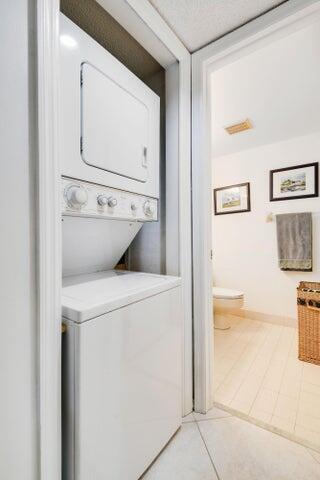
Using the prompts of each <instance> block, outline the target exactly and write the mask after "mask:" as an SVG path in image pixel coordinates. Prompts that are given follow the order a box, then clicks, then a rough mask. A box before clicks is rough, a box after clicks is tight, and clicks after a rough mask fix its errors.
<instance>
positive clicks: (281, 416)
mask: <svg viewBox="0 0 320 480" xmlns="http://www.w3.org/2000/svg"><path fill="white" fill-rule="evenodd" d="M230 319H231V329H229V330H225V331H221V330H215V332H214V342H215V345H214V350H215V394H214V399H215V402H217V403H218V404H221V405H223V406H225V407H228V408H230V409H232V410H234V411H236V412H240V414H242V415H245V416H247V417H250V418H251V419H254V420H257V421H258V422H259V421H260V422H263V423H265V424H268V425H270V427H271V428H273V429H274V430H276V431H278V432H283V433H284V434H287V435H289V436H290V437H291V438H299V440H302V441H304V442H305V444H306V445H309V446H313V447H314V448H319V450H320V366H317V365H312V364H310V363H305V362H301V361H299V360H298V358H297V342H298V339H297V330H296V329H295V328H292V327H286V326H281V325H273V324H269V323H265V322H259V321H254V320H249V319H245V318H240V317H235V316H233V317H231V316H230ZM261 478H262V477H261ZM281 478H282V477H281Z"/></svg>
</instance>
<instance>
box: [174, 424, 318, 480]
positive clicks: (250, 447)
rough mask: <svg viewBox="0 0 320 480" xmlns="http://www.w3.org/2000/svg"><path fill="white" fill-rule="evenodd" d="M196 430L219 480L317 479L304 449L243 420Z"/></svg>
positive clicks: (207, 425)
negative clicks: (201, 438) (202, 440)
mask: <svg viewBox="0 0 320 480" xmlns="http://www.w3.org/2000/svg"><path fill="white" fill-rule="evenodd" d="M199 428H200V430H201V433H202V435H203V438H204V440H205V442H206V445H207V447H208V450H209V453H210V455H211V458H212V459H213V462H214V464H215V466H216V469H217V472H218V474H219V477H220V479H221V480H280V479H281V480H293V479H297V480H298V479H299V480H319V478H320V464H319V463H317V462H316V460H314V459H313V458H312V457H311V455H310V454H309V453H308V452H307V450H306V449H305V448H304V447H302V446H301V445H298V444H297V443H295V442H291V441H289V440H287V439H285V438H283V437H281V436H279V435H276V434H273V433H271V432H269V431H267V430H264V429H262V428H259V427H257V426H256V425H252V424H250V423H248V422H245V421H244V420H241V419H239V418H236V417H229V418H223V419H218V420H214V421H205V422H200V423H199ZM168 478H170V477H168ZM173 478H174V477H173Z"/></svg>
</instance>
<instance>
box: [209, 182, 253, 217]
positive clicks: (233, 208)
mask: <svg viewBox="0 0 320 480" xmlns="http://www.w3.org/2000/svg"><path fill="white" fill-rule="evenodd" d="M250 208H251V207H250V183H239V184H237V185H229V186H228V187H221V188H215V189H214V213H215V215H226V214H227V213H241V212H250Z"/></svg>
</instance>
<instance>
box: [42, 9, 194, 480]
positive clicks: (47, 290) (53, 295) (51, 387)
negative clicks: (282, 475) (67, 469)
mask: <svg viewBox="0 0 320 480" xmlns="http://www.w3.org/2000/svg"><path fill="white" fill-rule="evenodd" d="M99 3H100V4H102V5H103V6H104V7H105V8H106V10H107V11H110V10H111V9H112V10H113V11H114V12H115V14H116V15H117V18H116V19H117V20H118V21H119V23H121V24H123V25H124V26H125V28H126V29H127V30H128V31H129V33H131V35H133V36H135V37H136V38H137V39H139V38H141V35H142V34H143V35H144V37H143V46H144V48H146V49H147V50H148V49H149V51H150V53H151V54H152V55H153V56H154V57H155V58H156V59H157V60H158V61H159V63H161V62H162V64H163V63H164V62H167V59H166V54H165V50H167V51H168V52H170V54H169V56H168V58H170V56H171V57H173V58H174V59H175V64H172V65H169V64H168V63H167V64H166V69H167V78H168V84H169V90H168V91H167V99H170V98H171V99H172V98H173V99H175V100H176V101H174V102H172V109H170V112H169V113H168V115H170V121H171V122H173V123H174V125H175V128H174V129H172V131H174V132H175V133H174V136H173V134H171V137H172V138H170V139H169V140H170V141H169V142H168V143H167V158H168V160H170V161H168V162H167V180H170V181H168V184H167V185H168V187H167V189H168V191H167V201H169V204H170V207H171V208H170V209H168V219H167V222H168V223H167V225H168V226H172V228H174V227H175V228H176V230H175V231H177V232H178V234H179V237H178V238H179V240H178V241H177V242H169V243H167V248H168V251H169V256H168V258H169V259H170V260H168V262H167V268H168V273H171V274H175V275H177V274H178V275H180V276H181V278H182V297H183V298H182V301H183V314H184V315H183V316H184V324H183V399H182V404H183V408H182V410H183V414H184V415H186V414H188V413H190V412H191V411H192V407H193V399H192V393H193V392H192V389H193V380H192V348H193V347H192V277H191V271H192V265H191V254H192V252H191V188H190V183H191V155H190V144H191V141H190V136H191V123H190V115H191V105H190V103H191V97H190V93H191V56H190V53H189V52H188V50H187V49H186V48H185V47H184V45H183V44H182V43H181V42H180V40H179V39H178V38H177V37H176V36H175V34H174V33H173V32H172V30H171V29H170V28H169V27H168V25H167V24H166V23H165V22H164V20H163V19H162V17H161V16H160V15H159V14H158V12H157V11H156V10H155V9H154V8H153V7H152V6H151V4H150V3H149V2H148V1H147V0H99ZM108 7H109V8H108ZM146 26H147V27H146ZM150 29H151V30H150ZM37 48H38V52H37V66H38V125H39V127H38V148H39V165H38V205H39V208H38V210H39V211H38V218H39V221H38V286H39V288H38V321H39V336H38V347H39V354H38V359H39V364H38V378H39V442H38V444H39V471H40V475H39V476H40V479H41V480H59V479H60V478H61V401H60V394H61V391H60V383H61V373H60V370H61V219H60V166H59V155H58V145H59V143H58V142H59V112H58V97H59V68H58V67H59V62H58V57H59V0H37ZM157 57H158V58H157ZM167 133H169V134H170V132H168V130H167ZM177 186H178V188H177ZM177 211H178V222H177ZM174 243H175V244H174Z"/></svg>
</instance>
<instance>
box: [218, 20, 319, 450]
mask: <svg viewBox="0 0 320 480" xmlns="http://www.w3.org/2000/svg"><path fill="white" fill-rule="evenodd" d="M319 39H320V21H318V22H312V24H309V25H306V26H304V27H303V28H301V29H298V30H296V31H294V32H288V33H287V34H286V35H285V36H282V37H281V38H277V39H274V41H273V42H270V43H269V44H268V45H266V46H263V47H262V48H259V49H257V50H256V51H254V52H252V53H249V54H248V55H246V56H244V57H242V58H240V59H238V60H236V61H233V62H230V63H228V64H226V65H224V66H223V67H222V68H220V69H218V70H216V71H215V72H213V73H212V75H211V87H210V88H211V104H212V109H211V112H212V116H211V133H212V144H211V155H212V181H213V207H214V208H213V218H212V223H213V229H212V232H213V236H212V250H213V252H214V255H213V285H214V287H213V303H214V309H215V320H214V322H215V331H214V364H215V375H214V402H215V403H216V404H217V405H218V406H221V407H223V408H226V409H230V410H231V411H232V412H234V413H238V414H239V415H241V416H243V417H245V418H248V420H250V421H253V422H255V423H258V424H261V425H262V426H266V427H267V428H270V429H272V430H275V431H277V432H278V433H281V434H283V435H285V436H288V437H290V438H295V439H297V440H298V441H300V442H303V443H305V444H306V445H308V446H311V447H314V448H318V449H320V366H319V365H315V364H313V363H309V362H303V361H301V360H299V358H298V356H299V348H298V345H299V342H298V337H299V331H298V320H297V298H296V297H297V293H296V288H297V286H298V285H299V283H300V282H301V281H307V282H317V281H319V279H320V261H319V260H320V258H319V252H318V245H319V244H320V237H319V234H320V207H319V198H318V196H316V195H317V194H318V192H317V191H316V188H315V185H316V184H317V182H318V175H319V173H318V161H319V157H318V154H317V152H318V151H319V147H320V120H319V117H318V116H317V115H316V111H317V110H318V108H319V107H320V97H319V96H318V95H317V94H315V92H316V90H317V87H316V85H317V84H319V83H320V63H319V61H318V58H319V53H320V49H318V47H317V44H318V41H319ZM311 165H313V166H312V167H311ZM310 169H312V170H313V173H311V170H310ZM271 172H272V173H271ZM309 172H310V173H309ZM309 175H310V178H309ZM315 176H316V178H315ZM277 182H280V186H279V185H278V183H277ZM308 182H309V186H308V185H307V184H308ZM309 188H310V192H311V191H312V192H311V193H310V192H309V191H308V189H309ZM312 189H313V190H312ZM311 194H314V195H315V196H310V195H311ZM274 197H275V198H274ZM305 212H306V213H305ZM309 212H311V220H310V221H311V222H312V225H311V224H308V222H309V219H308V218H309V217H307V216H306V215H308V214H309ZM283 214H285V215H286V219H287V223H286V224H285V225H284V227H283V228H284V237H283V238H279V229H280V228H281V225H279V220H278V216H280V215H283ZM290 214H291V216H292V220H293V219H294V218H298V216H297V214H300V215H301V216H302V220H301V224H299V223H298V224H297V225H298V231H297V232H296V231H295V230H294V229H295V227H294V226H293V225H292V228H293V238H291V234H290V229H291V225H290V222H291V217H290ZM279 218H280V220H281V219H282V221H285V220H286V219H285V218H283V217H279ZM297 222H299V220H297ZM309 227H310V228H309ZM277 231H278V238H277ZM291 241H292V242H293V244H294V243H297V246H298V245H299V248H300V246H301V245H302V244H303V243H304V242H305V245H304V247H305V248H306V251H305V252H302V253H301V252H300V251H299V252H298V249H297V250H296V251H295V248H294V245H293V246H292V249H291V250H290V245H288V244H289V243H290V242H291ZM281 242H282V243H283V245H281ZM311 245H313V252H312V247H311ZM282 247H283V248H282ZM281 248H282V250H283V252H282V257H285V258H287V259H288V260H287V262H286V263H287V264H289V265H283V264H282V263H284V260H283V259H282V258H278V257H279V253H278V250H279V249H281ZM287 249H289V251H288V253H287V252H286V250H287ZM300 254H302V256H303V259H304V260H303V261H302V260H301V259H300V260H299V258H300V257H299V255H300ZM304 255H305V257H304ZM291 257H293V258H291ZM296 258H297V259H296ZM295 259H296V260H295ZM310 262H311V263H312V265H311V263H310ZM291 263H292V265H291ZM293 263H294V264H293ZM307 263H308V265H307ZM309 263H310V264H309ZM319 287H320V284H317V283H315V289H317V288H319ZM306 313H307V312H306ZM303 315H304V314H303ZM319 322H320V312H319ZM303 328H304V327H301V328H300V330H301V329H303ZM300 335H305V333H304V332H303V331H300ZM313 340H314V341H315V342H317V341H319V339H317V333H316V332H314V339H313ZM319 363H320V358H319Z"/></svg>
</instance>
